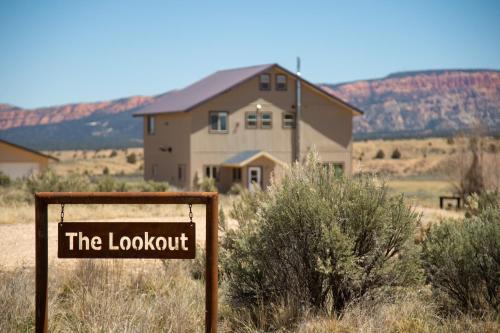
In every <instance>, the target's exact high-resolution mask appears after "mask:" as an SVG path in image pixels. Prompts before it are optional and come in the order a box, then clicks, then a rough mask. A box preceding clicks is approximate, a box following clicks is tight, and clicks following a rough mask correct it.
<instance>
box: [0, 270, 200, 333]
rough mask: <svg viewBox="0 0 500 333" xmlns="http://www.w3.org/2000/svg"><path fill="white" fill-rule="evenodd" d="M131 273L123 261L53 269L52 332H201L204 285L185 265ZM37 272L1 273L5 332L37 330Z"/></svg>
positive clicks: (0, 305) (0, 298) (0, 326)
mask: <svg viewBox="0 0 500 333" xmlns="http://www.w3.org/2000/svg"><path fill="white" fill-rule="evenodd" d="M134 268H135V269H134V270H133V271H131V270H130V269H128V270H127V268H126V267H125V262H124V261H102V260H101V261H81V262H80V264H79V265H78V266H77V267H76V268H74V269H71V270H63V269H61V268H52V269H51V270H50V274H49V277H50V282H49V301H48V303H49V331H50V332H173V333H177V332H201V331H203V325H204V288H203V283H202V282H200V281H196V280H193V279H191V278H190V277H189V273H188V269H187V267H186V265H185V262H174V261H169V262H168V264H166V265H164V266H162V265H161V264H159V262H158V261H155V262H149V264H148V265H147V266H146V265H145V266H143V267H137V266H134ZM33 282H34V281H33V272H31V271H30V272H28V271H26V270H24V271H23V270H17V271H14V272H0V313H2V316H1V319H0V332H31V331H33V330H34V297H33V296H34V288H33V285H34V283H33Z"/></svg>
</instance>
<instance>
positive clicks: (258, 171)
mask: <svg viewBox="0 0 500 333" xmlns="http://www.w3.org/2000/svg"><path fill="white" fill-rule="evenodd" d="M255 184H256V185H257V186H259V187H260V186H262V168H261V167H258V166H257V167H256V166H251V167H248V189H249V190H250V191H253V190H255V186H256V185H255Z"/></svg>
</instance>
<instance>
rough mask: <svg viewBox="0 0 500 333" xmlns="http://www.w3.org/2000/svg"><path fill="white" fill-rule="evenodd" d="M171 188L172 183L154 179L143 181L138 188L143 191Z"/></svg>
mask: <svg viewBox="0 0 500 333" xmlns="http://www.w3.org/2000/svg"><path fill="white" fill-rule="evenodd" d="M169 188H170V184H169V183H167V182H155V181H153V180H148V181H145V182H141V183H140V184H139V186H138V190H139V191H141V192H165V191H168V189H169Z"/></svg>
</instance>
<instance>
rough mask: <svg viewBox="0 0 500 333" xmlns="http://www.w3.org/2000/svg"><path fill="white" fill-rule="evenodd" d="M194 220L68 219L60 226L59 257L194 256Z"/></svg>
mask: <svg viewBox="0 0 500 333" xmlns="http://www.w3.org/2000/svg"><path fill="white" fill-rule="evenodd" d="M195 229H196V228H195V224H194V223H190V222H187V223H179V222H116V223H115V222H83V223H82V222H64V223H59V226H58V251H57V255H58V257H59V258H158V259H194V258H195V255H196V248H195V246H196V233H195Z"/></svg>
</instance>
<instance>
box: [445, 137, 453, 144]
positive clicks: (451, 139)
mask: <svg viewBox="0 0 500 333" xmlns="http://www.w3.org/2000/svg"><path fill="white" fill-rule="evenodd" d="M446 143H447V144H449V145H454V144H455V139H453V137H451V136H450V137H448V138H446Z"/></svg>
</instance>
